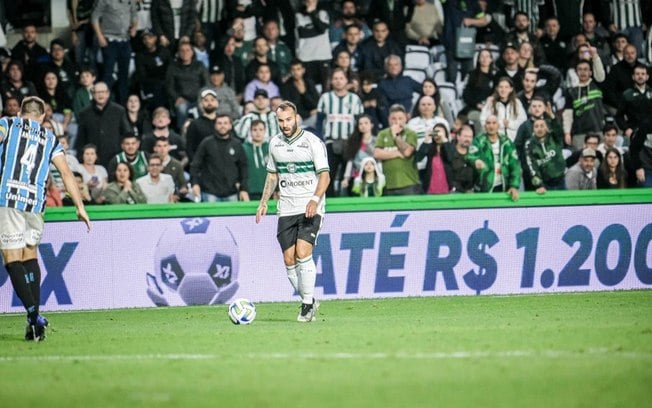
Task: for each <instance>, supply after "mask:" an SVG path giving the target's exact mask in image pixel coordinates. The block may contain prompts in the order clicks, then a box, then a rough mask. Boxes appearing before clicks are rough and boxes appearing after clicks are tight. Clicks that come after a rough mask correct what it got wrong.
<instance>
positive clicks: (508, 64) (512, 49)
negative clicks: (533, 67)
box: [495, 41, 525, 93]
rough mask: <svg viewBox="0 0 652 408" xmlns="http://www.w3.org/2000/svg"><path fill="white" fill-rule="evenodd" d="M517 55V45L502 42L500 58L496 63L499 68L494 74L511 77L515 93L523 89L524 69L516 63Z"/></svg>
mask: <svg viewBox="0 0 652 408" xmlns="http://www.w3.org/2000/svg"><path fill="white" fill-rule="evenodd" d="M518 57H519V53H518V45H516V44H515V43H513V42H511V41H508V42H506V43H504V44H503V51H502V54H501V60H500V61H498V64H497V65H498V66H499V67H500V68H499V69H498V72H496V75H495V78H501V77H507V78H509V79H511V81H512V84H513V85H514V91H515V92H517V93H518V92H520V91H522V90H523V76H524V75H525V69H523V68H522V67H521V66H520V65H519V64H518Z"/></svg>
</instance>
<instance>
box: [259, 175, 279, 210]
mask: <svg viewBox="0 0 652 408" xmlns="http://www.w3.org/2000/svg"><path fill="white" fill-rule="evenodd" d="M277 184H278V174H276V173H267V177H266V178H265V186H264V187H263V194H262V196H261V197H260V203H261V204H262V203H267V201H268V200H269V199H270V198H271V197H272V194H274V191H275V190H276V186H277Z"/></svg>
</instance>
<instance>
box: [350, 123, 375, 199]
mask: <svg viewBox="0 0 652 408" xmlns="http://www.w3.org/2000/svg"><path fill="white" fill-rule="evenodd" d="M373 128H374V124H373V119H372V118H371V117H370V116H369V115H366V114H362V115H360V117H358V120H357V125H356V128H355V130H354V131H353V133H352V134H351V136H350V137H349V140H348V141H347V143H346V149H345V150H344V152H343V158H344V160H346V168H345V169H344V175H343V176H342V192H343V193H345V192H348V190H349V189H350V188H351V185H352V181H353V180H355V179H356V178H357V177H358V176H360V172H361V171H362V167H361V163H362V160H363V159H364V158H366V157H373V156H374V148H375V147H376V135H374V134H373V132H372V131H373Z"/></svg>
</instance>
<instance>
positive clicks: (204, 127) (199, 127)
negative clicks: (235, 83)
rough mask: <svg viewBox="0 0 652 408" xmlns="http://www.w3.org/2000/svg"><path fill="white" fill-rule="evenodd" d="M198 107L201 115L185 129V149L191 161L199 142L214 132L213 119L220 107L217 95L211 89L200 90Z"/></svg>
mask: <svg viewBox="0 0 652 408" xmlns="http://www.w3.org/2000/svg"><path fill="white" fill-rule="evenodd" d="M198 106H199V108H200V109H199V110H200V112H201V115H200V116H199V117H198V118H197V119H195V120H193V121H191V122H190V125H188V129H186V148H187V149H188V156H190V160H191V161H192V158H193V156H194V155H195V152H196V151H197V148H198V147H199V144H200V143H201V141H202V140H204V139H205V138H206V137H208V136H209V135H212V134H213V132H214V131H215V119H216V118H217V109H218V108H219V106H220V104H219V101H218V99H217V93H216V92H215V91H214V90H213V89H212V88H204V89H202V91H201V92H200V93H199V104H198Z"/></svg>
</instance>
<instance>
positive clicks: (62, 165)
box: [52, 154, 91, 232]
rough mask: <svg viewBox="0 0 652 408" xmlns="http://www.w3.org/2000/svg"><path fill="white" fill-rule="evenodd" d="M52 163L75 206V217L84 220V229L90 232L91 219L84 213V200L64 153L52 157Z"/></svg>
mask: <svg viewBox="0 0 652 408" xmlns="http://www.w3.org/2000/svg"><path fill="white" fill-rule="evenodd" d="M52 163H53V164H54V166H55V167H56V168H57V170H59V173H61V178H62V180H63V185H64V186H65V187H66V191H68V192H69V193H70V197H71V198H72V202H73V203H74V204H75V207H76V208H77V218H78V219H79V220H80V221H84V224H86V230H87V231H88V232H90V230H91V220H90V218H88V214H87V213H86V208H85V207H84V202H83V201H82V198H81V193H80V192H79V187H77V181H76V180H75V177H74V176H73V175H72V171H70V167H68V163H67V162H66V158H65V155H63V154H60V155H57V156H55V157H53V158H52Z"/></svg>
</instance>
